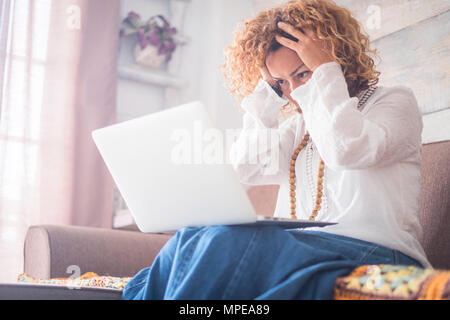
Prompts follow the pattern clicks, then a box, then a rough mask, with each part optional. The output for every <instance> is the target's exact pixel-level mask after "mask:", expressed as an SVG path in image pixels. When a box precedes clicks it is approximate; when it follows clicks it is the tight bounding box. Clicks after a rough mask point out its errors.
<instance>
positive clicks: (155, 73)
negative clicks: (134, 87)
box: [119, 64, 185, 88]
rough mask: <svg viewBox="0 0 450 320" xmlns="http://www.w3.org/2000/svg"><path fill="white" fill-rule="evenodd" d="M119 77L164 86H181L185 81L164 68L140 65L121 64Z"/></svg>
mask: <svg viewBox="0 0 450 320" xmlns="http://www.w3.org/2000/svg"><path fill="white" fill-rule="evenodd" d="M119 77H120V78H122V79H126V80H131V81H136V82H140V83H144V84H151V85H156V86H162V87H173V88H181V87H183V86H184V85H185V81H184V80H183V79H182V78H180V77H176V76H174V75H171V74H170V73H168V72H166V71H164V70H153V69H150V68H146V67H143V66H139V65H133V64H122V65H119Z"/></svg>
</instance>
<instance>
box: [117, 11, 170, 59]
mask: <svg viewBox="0 0 450 320" xmlns="http://www.w3.org/2000/svg"><path fill="white" fill-rule="evenodd" d="M176 33H177V29H176V28H173V27H171V25H170V23H169V22H168V21H167V19H166V18H164V17H163V16H162V15H156V16H153V17H150V19H148V20H147V21H146V22H144V21H142V19H141V16H140V15H139V14H137V13H135V12H133V11H131V12H129V13H128V15H127V17H126V18H125V19H124V20H123V21H122V28H121V29H120V36H121V37H127V36H134V37H136V39H137V43H136V46H135V48H134V56H135V60H136V63H137V64H140V65H143V66H146V67H151V68H158V67H159V66H160V65H161V64H162V63H163V62H164V61H166V62H167V61H170V59H171V58H172V54H173V52H174V51H175V49H176V47H177V45H176V43H175V39H174V35H175V34H176Z"/></svg>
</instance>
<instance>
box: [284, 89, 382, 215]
mask: <svg viewBox="0 0 450 320" xmlns="http://www.w3.org/2000/svg"><path fill="white" fill-rule="evenodd" d="M376 89H377V86H370V87H369V88H368V89H366V90H365V91H364V92H363V94H362V96H361V98H360V99H359V102H358V109H361V108H362V106H363V105H364V104H365V103H366V101H367V100H368V99H369V98H370V97H371V96H372V94H373V93H374V92H375V90H376ZM308 141H309V132H308V131H306V133H305V135H304V136H303V139H302V142H301V143H300V144H299V145H298V147H297V148H296V149H295V150H294V153H293V154H292V157H291V160H290V167H289V184H290V192H289V195H290V198H291V200H290V202H291V218H292V219H297V216H296V202H297V200H296V185H295V183H296V179H297V178H296V175H295V163H296V161H297V157H298V154H299V153H300V151H301V150H302V149H303V148H305V147H306V145H307V144H308ZM319 159H320V160H319V172H318V177H317V193H316V201H315V207H314V209H313V211H312V213H311V215H310V216H309V220H310V221H314V220H315V219H316V217H317V215H318V213H319V211H320V208H321V204H322V195H323V179H324V170H325V163H324V161H323V159H322V158H319Z"/></svg>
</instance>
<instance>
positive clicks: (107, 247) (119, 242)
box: [24, 225, 173, 279]
mask: <svg viewBox="0 0 450 320" xmlns="http://www.w3.org/2000/svg"><path fill="white" fill-rule="evenodd" d="M172 235H173V234H156V233H154V234H145V233H140V232H133V231H119V230H110V229H99V228H89V227H75V226H57V225H40V226H32V227H30V228H29V229H28V232H27V235H26V238H25V245H24V272H25V273H26V274H28V275H30V276H32V277H35V278H40V279H49V278H67V277H70V276H74V277H75V276H80V275H82V274H84V273H86V272H95V273H97V274H98V275H102V276H114V277H131V276H133V275H135V274H136V273H137V272H138V271H139V270H141V269H142V268H145V267H148V266H150V265H151V264H152V262H153V260H154V258H155V257H156V255H157V254H158V252H159V251H160V249H161V248H162V247H163V246H164V244H165V243H166V242H167V240H169V239H170V237H171V236H172ZM75 272H79V273H80V274H76V273H75Z"/></svg>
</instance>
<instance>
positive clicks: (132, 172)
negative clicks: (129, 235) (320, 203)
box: [92, 102, 334, 232]
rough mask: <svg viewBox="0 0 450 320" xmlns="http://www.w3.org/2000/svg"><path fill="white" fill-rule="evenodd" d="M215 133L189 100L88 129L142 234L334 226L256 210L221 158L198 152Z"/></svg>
mask: <svg viewBox="0 0 450 320" xmlns="http://www.w3.org/2000/svg"><path fill="white" fill-rule="evenodd" d="M208 130H209V131H208ZM214 130H215V131H214ZM218 131H219V130H218V129H215V127H214V125H213V122H212V120H211V117H210V115H209V112H208V111H207V109H206V108H205V107H204V105H203V104H202V103H201V102H192V103H188V104H185V105H181V106H178V107H173V108H170V109H167V110H163V111H159V112H156V113H152V114H150V115H147V116H143V117H139V118H136V119H133V120H129V121H125V122H122V123H118V124H115V125H111V126H108V127H105V128H101V129H98V130H95V131H93V132H92V137H93V139H94V141H95V144H96V145H97V148H98V150H99V151H100V154H101V155H102V157H103V159H104V161H105V164H106V166H107V168H108V170H109V171H110V173H111V175H112V177H113V179H114V182H115V184H116V186H117V188H118V189H119V191H120V193H121V195H122V197H123V199H124V201H125V203H126V205H127V207H128V209H129V210H130V212H131V214H132V216H133V218H134V220H135V222H136V224H137V226H138V228H139V229H140V230H141V231H142V232H169V231H175V230H177V229H180V228H183V227H189V226H209V225H235V224H245V225H255V226H257V225H276V226H280V227H282V228H289V229H291V228H306V227H321V226H325V225H330V224H334V223H330V222H314V221H308V220H296V219H286V218H275V217H267V216H261V215H257V212H255V210H254V208H253V206H252V204H251V202H250V199H249V198H248V196H247V193H246V191H245V189H244V188H243V186H242V185H241V184H240V182H239V178H238V175H237V173H236V172H235V170H234V169H233V167H232V165H231V164H230V163H228V161H225V156H224V157H223V158H224V161H216V163H213V164H211V161H209V163H205V162H208V160H207V159H206V158H204V157H202V155H204V154H205V153H206V151H205V150H206V149H205V148H207V146H208V143H207V142H205V141H204V139H205V137H206V136H208V135H209V136H210V137H211V136H214V132H216V133H217V132H218ZM211 141H212V140H211ZM218 141H219V140H218ZM216 142H217V141H216ZM224 145H225V144H224ZM209 147H211V144H209ZM223 152H224V153H225V150H223ZM217 159H218V158H217Z"/></svg>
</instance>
